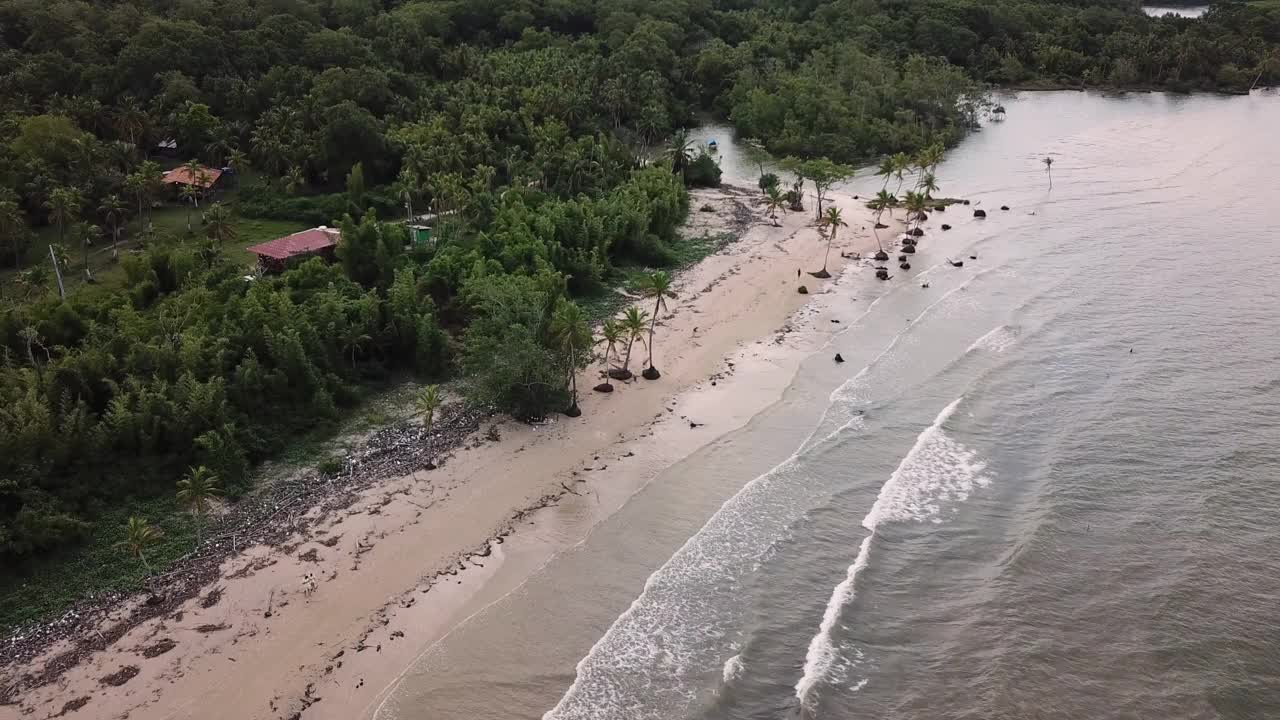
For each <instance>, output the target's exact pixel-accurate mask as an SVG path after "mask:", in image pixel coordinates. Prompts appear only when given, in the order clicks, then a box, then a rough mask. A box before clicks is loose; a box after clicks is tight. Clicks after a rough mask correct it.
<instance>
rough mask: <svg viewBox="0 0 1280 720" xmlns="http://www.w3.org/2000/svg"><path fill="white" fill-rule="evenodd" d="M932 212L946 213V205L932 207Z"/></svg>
mask: <svg viewBox="0 0 1280 720" xmlns="http://www.w3.org/2000/svg"><path fill="white" fill-rule="evenodd" d="M933 211H934V212H946V211H947V206H946V205H934V206H933Z"/></svg>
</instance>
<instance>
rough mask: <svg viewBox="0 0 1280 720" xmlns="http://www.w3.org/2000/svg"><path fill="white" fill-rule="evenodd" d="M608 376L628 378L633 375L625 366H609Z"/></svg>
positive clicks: (616, 378)
mask: <svg viewBox="0 0 1280 720" xmlns="http://www.w3.org/2000/svg"><path fill="white" fill-rule="evenodd" d="M609 377H611V378H613V379H614V380H630V379H631V378H633V377H635V375H632V374H631V371H630V370H627V369H626V368H609Z"/></svg>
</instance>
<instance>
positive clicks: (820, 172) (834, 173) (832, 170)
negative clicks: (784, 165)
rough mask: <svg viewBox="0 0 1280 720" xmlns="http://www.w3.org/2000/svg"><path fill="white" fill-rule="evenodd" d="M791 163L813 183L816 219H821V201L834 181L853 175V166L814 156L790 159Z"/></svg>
mask: <svg viewBox="0 0 1280 720" xmlns="http://www.w3.org/2000/svg"><path fill="white" fill-rule="evenodd" d="M791 164H792V166H793V167H795V168H796V172H798V173H799V174H800V175H802V176H804V177H805V178H807V179H808V180H809V182H811V183H813V191H814V193H815V194H816V195H817V197H818V203H817V216H816V218H815V219H816V220H818V221H819V222H821V221H822V214H823V210H822V201H823V200H824V199H826V196H827V193H828V192H830V190H831V187H832V186H833V185H835V184H836V183H841V182H844V181H846V180H848V179H849V178H851V177H853V173H854V168H853V167H851V166H849V165H841V164H840V163H834V162H831V161H830V160H828V159H827V158H824V157H822V158H814V159H812V160H805V161H804V162H796V161H795V160H794V159H792V160H791Z"/></svg>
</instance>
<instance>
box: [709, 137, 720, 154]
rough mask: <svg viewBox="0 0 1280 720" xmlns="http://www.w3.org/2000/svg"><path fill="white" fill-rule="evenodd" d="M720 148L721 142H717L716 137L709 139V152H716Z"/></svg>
mask: <svg viewBox="0 0 1280 720" xmlns="http://www.w3.org/2000/svg"><path fill="white" fill-rule="evenodd" d="M719 149H720V144H719V143H717V142H716V139H715V138H711V139H710V140H708V141H707V152H715V151H717V150H719Z"/></svg>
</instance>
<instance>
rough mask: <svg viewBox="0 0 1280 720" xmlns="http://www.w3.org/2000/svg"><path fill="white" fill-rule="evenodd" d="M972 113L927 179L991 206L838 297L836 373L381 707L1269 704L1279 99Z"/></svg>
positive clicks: (519, 714) (839, 713)
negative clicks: (978, 124) (843, 316)
mask: <svg viewBox="0 0 1280 720" xmlns="http://www.w3.org/2000/svg"><path fill="white" fill-rule="evenodd" d="M1000 102H1001V103H1002V104H1003V105H1004V106H1005V108H1006V110H1007V111H1008V117H1007V120H1005V121H1004V122H1003V123H997V124H992V125H989V126H988V127H987V128H986V129H984V130H983V131H981V132H979V133H977V134H975V135H973V136H972V137H970V138H969V139H968V140H966V141H965V142H964V143H963V144H962V145H960V146H959V147H958V148H956V149H954V150H953V151H951V152H950V153H949V155H948V158H947V160H946V161H945V163H944V164H943V165H942V166H941V167H940V168H939V171H938V177H939V181H940V183H941V185H942V193H941V194H943V195H958V196H963V197H967V198H970V199H972V201H973V202H974V203H975V204H976V205H979V206H980V207H982V208H984V209H986V210H987V212H988V214H989V217H988V218H987V219H986V220H976V219H974V218H972V217H971V214H972V213H971V210H972V209H973V208H972V207H970V208H963V207H953V208H952V209H951V210H948V211H947V212H946V213H938V214H935V217H933V218H932V219H931V220H930V221H929V222H928V223H927V225H926V230H927V231H928V234H927V235H926V237H925V239H924V241H923V242H922V244H921V252H920V254H919V255H918V257H917V259H915V260H913V264H915V265H916V267H917V268H919V269H918V270H914V271H911V272H907V273H900V274H899V275H898V276H897V277H895V279H894V280H893V281H891V282H890V283H878V282H876V281H874V280H872V279H870V278H862V277H859V278H855V279H854V280H853V281H852V282H847V283H845V284H844V285H843V286H842V289H841V291H840V292H842V293H846V294H847V298H846V301H847V302H848V303H849V307H850V313H849V315H850V319H851V320H855V319H856V322H850V327H849V329H848V330H847V331H845V333H843V334H842V335H841V336H839V338H838V339H837V340H836V342H835V344H836V345H837V349H838V350H839V351H840V352H841V353H842V354H843V355H844V357H845V359H846V360H847V361H848V362H846V363H845V364H844V365H840V366H835V365H833V364H832V363H831V362H830V360H829V356H828V354H827V353H824V354H823V355H822V356H821V357H814V358H811V359H810V360H808V361H806V363H805V364H804V366H803V367H802V371H801V372H800V373H799V375H798V376H797V379H796V381H795V382H794V384H793V385H792V387H791V388H790V389H789V390H788V392H787V393H786V395H785V396H784V398H783V400H782V401H781V402H780V403H778V404H777V405H776V406H775V407H773V408H771V409H770V410H769V411H767V412H765V413H763V414H762V415H760V416H758V417H757V418H756V419H755V420H753V421H752V422H751V423H750V424H749V425H748V426H747V427H745V428H743V429H742V430H740V431H739V432H736V433H733V434H731V435H729V436H728V437H726V438H725V439H723V440H722V441H720V442H717V443H715V444H713V445H712V446H711V447H709V448H706V449H705V450H703V451H701V452H699V453H697V454H695V455H694V456H693V457H691V458H689V459H688V460H686V461H684V462H682V463H680V464H678V465H677V466H675V467H674V468H672V469H671V470H670V471H669V472H667V473H665V474H664V475H663V476H662V477H661V478H659V480H657V481H655V482H654V483H652V484H651V485H650V486H649V487H647V488H646V489H645V490H644V491H642V492H641V493H639V494H638V495H636V496H635V497H634V498H633V499H632V500H631V501H630V502H629V503H628V504H627V505H626V506H625V507H624V508H623V509H622V511H620V512H619V513H618V514H616V515H615V516H613V517H612V518H610V519H609V520H608V521H607V522H605V523H603V524H602V525H601V526H599V527H598V528H597V529H596V530H595V531H594V532H593V533H592V534H591V536H590V537H589V538H588V540H587V541H586V542H584V543H583V544H581V545H579V546H577V547H575V548H573V549H572V550H570V551H568V552H565V553H563V554H561V555H560V556H558V557H557V558H556V559H554V560H553V561H551V562H550V563H548V564H547V565H546V566H545V567H543V568H542V569H541V570H540V571H539V572H538V573H536V574H535V575H534V577H532V578H531V579H530V580H529V581H528V582H527V583H526V584H525V585H523V586H522V587H521V588H520V589H519V590H518V591H516V592H515V593H513V594H512V595H511V596H509V597H507V598H506V599H504V600H502V601H500V602H498V603H496V604H494V605H493V606H491V607H490V608H489V609H487V610H486V611H485V612H483V613H480V614H479V615H477V616H475V617H474V618H472V620H471V621H469V622H468V623H467V624H465V625H464V626H462V627H460V628H459V629H458V630H456V631H455V632H454V633H453V634H451V635H450V636H449V637H448V638H446V640H445V641H443V642H442V643H441V644H440V645H438V646H437V647H436V648H433V649H432V651H431V652H430V653H428V654H427V655H426V656H425V657H424V658H423V659H422V660H421V661H420V663H419V664H418V666H417V667H415V668H414V669H413V670H412V671H411V672H410V673H409V675H408V676H407V678H406V681H405V683H404V684H403V685H402V686H401V687H400V689H399V690H398V691H397V692H396V693H394V694H393V695H392V697H391V698H390V700H389V701H388V702H387V704H386V705H385V706H384V710H383V713H382V716H383V717H386V718H433V719H434V718H460V719H461V718H467V719H468V720H484V719H487V718H494V719H495V720H496V719H498V718H504V719H505V718H536V717H541V716H544V714H545V717H546V718H548V719H549V720H568V719H570V718H593V719H609V718H627V719H637V720H638V719H642V718H655V719H656V718H664V719H668V720H670V719H674V718H725V719H729V718H734V719H737V718H761V719H763V718H779V717H802V718H853V717H869V718H919V719H921V720H924V719H926V718H928V719H930V720H934V719H937V718H983V719H988V718H1031V717H1034V718H1083V717H1087V718H1138V717H1178V718H1255V717H1256V718H1263V717H1275V716H1277V715H1280V631H1277V630H1275V629H1274V623H1273V621H1272V620H1273V618H1274V615H1275V608H1276V605H1277V600H1278V599H1280V573H1277V572H1276V571H1275V569H1274V568H1275V567H1276V565H1277V563H1278V562H1280V543H1278V542H1277V541H1278V540H1280V530H1278V529H1277V523H1276V521H1275V518H1276V517H1277V515H1278V514H1280V485H1278V484H1277V483H1276V479H1277V476H1278V473H1277V470H1280V450H1278V449H1277V446H1276V443H1277V440H1280V333H1278V332H1277V330H1278V329H1280V327H1278V326H1280V305H1278V304H1277V300H1280V284H1278V283H1277V282H1276V280H1275V279H1274V275H1275V268H1276V267H1277V264H1278V263H1280V237H1278V233H1280V231H1278V230H1277V229H1276V228H1277V227H1280V208H1277V206H1276V203H1275V200H1274V199H1275V198H1276V197H1280V177H1277V175H1276V174H1275V172H1274V167H1276V164H1277V162H1280V146H1277V144H1276V143H1275V142H1274V137H1273V136H1274V128H1276V127H1280V98H1278V97H1276V96H1274V95H1268V94H1254V95H1253V96H1250V97H1218V96H1194V97H1183V96H1165V95H1148V94H1141V95H1129V96H1106V95H1100V94H1088V93H1034V94H1020V95H1016V96H1009V97H1002V98H1001V99H1000ZM698 137H699V139H700V140H703V139H705V138H706V137H715V138H716V139H717V141H718V142H719V144H720V152H719V155H720V156H721V161H722V165H723V166H724V167H725V170H726V173H727V174H728V175H729V176H730V177H732V178H735V179H739V181H741V182H745V183H750V182H752V181H753V179H754V177H755V176H756V174H757V172H758V170H757V168H756V167H755V166H754V164H753V163H752V162H751V161H750V160H749V159H747V158H744V157H742V156H741V154H740V153H739V152H737V148H736V147H735V146H734V145H733V143H732V136H731V134H730V133H729V132H728V131H727V129H725V128H704V129H703V130H702V131H700V133H699V135H698ZM1045 156H1050V157H1053V158H1054V159H1055V162H1054V163H1053V166H1052V184H1053V187H1052V189H1050V186H1049V185H1050V178H1049V175H1048V173H1046V170H1045V166H1044V165H1043V164H1042V163H1041V162H1040V160H1041V159H1042V158H1043V157H1045ZM880 187H881V180H879V179H877V178H874V177H863V178H859V179H856V180H854V181H853V183H852V184H851V185H850V188H849V189H850V190H851V191H853V192H859V193H863V194H873V193H874V192H875V191H876V190H878V189H880ZM1001 205H1008V206H1009V207H1010V208H1011V209H1010V210H1008V211H1002V210H1000V209H998V208H999V207H1000V206H1001ZM943 221H946V222H948V223H950V224H952V225H954V226H955V229H954V230H952V231H950V232H947V233H943V232H941V231H940V230H938V229H937V227H938V225H940V224H941V223H942V222H943ZM970 256H976V258H971V257H970ZM946 257H952V258H963V259H964V260H965V265H964V266H963V267H961V268H954V267H951V266H950V265H947V264H945V263H944V262H943V260H944V258H946ZM924 281H927V282H928V283H929V288H927V289H926V288H922V287H921V283H922V282H924ZM855 308H856V311H855Z"/></svg>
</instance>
